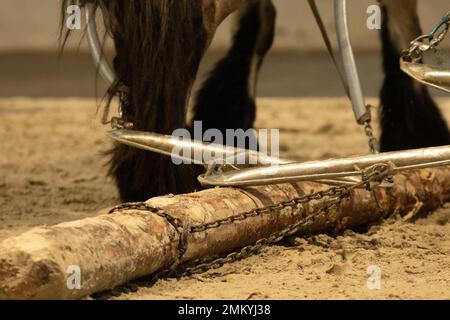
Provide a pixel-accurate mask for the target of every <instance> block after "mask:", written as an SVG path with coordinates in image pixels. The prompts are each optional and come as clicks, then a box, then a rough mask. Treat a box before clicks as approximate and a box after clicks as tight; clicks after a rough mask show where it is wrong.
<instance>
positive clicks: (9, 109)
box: [0, 98, 450, 299]
mask: <svg viewBox="0 0 450 320" xmlns="http://www.w3.org/2000/svg"><path fill="white" fill-rule="evenodd" d="M440 104H441V106H442V109H443V111H444V113H445V114H446V115H447V118H450V100H440ZM94 116H95V102H94V101H93V100H79V99H65V100H36V99H24V98H22V99H7V100H0V119H1V120H0V121H1V126H0V139H1V140H0V141H1V144H0V240H1V239H4V238H6V237H9V236H13V235H17V234H19V233H21V232H23V231H26V230H28V229H30V228H32V227H34V226H39V225H43V224H47V225H51V224H56V223H59V222H62V221H69V220H75V219H81V218H84V217H88V216H93V215H97V214H99V213H100V211H101V209H103V208H107V207H111V206H112V205H114V204H117V202H118V198H117V193H116V190H115V188H114V185H113V183H112V181H111V179H109V178H107V177H106V167H105V164H106V162H107V159H106V158H105V157H104V156H102V153H103V152H105V151H107V150H108V148H109V146H110V141H108V139H107V138H106V137H105V135H104V133H105V131H106V130H107V128H104V127H101V126H100V125H98V124H97V121H96V120H94ZM258 127H263V128H280V129H281V133H282V134H281V149H282V153H283V155H285V156H291V157H297V158H299V159H304V160H308V159H319V158H328V157H336V156H346V155H353V154H364V153H367V146H366V141H365V138H364V135H363V130H362V128H360V127H357V126H356V125H355V124H354V121H353V118H352V114H351V112H350V109H349V106H348V103H347V102H346V100H343V99H307V100H306V99H305V100H275V99H272V100H261V101H260V108H259V116H258ZM365 231H367V230H365ZM291 243H292V245H286V244H285V245H279V246H272V247H268V248H266V249H265V250H264V251H263V252H262V254H260V255H258V256H253V257H250V258H248V259H245V260H243V261H240V262H236V263H233V264H230V265H226V266H224V267H222V268H221V269H218V270H215V271H210V272H208V273H205V274H202V275H199V276H195V277H189V278H188V277H186V278H182V279H180V280H175V279H168V280H160V281H158V282H157V283H156V284H155V285H153V286H147V287H146V286H141V287H139V288H138V290H137V291H136V292H131V293H125V292H124V291H122V292H119V295H118V296H117V297H116V298H119V299H180V298H186V299H197V298H198V299H216V298H228V299H306V298H312V299H330V298H339V299H341V298H342V299H347V298H350V299H360V298H361V299H366V298H369V299H371V298H381V299H390V298H401V299H411V298H419V299H427V298H437V299H450V205H446V206H445V207H444V208H442V209H440V210H437V211H436V212H434V213H431V214H430V215H428V216H424V217H419V218H418V219H416V220H415V221H407V222H405V221H402V220H401V219H400V218H392V219H390V220H388V221H383V222H380V223H379V224H377V225H374V226H372V227H370V228H368V232H365V233H362V232H361V231H360V232H359V233H356V232H353V231H348V232H346V233H345V234H344V235H340V236H337V237H331V236H328V235H319V236H314V237H311V238H307V239H291ZM371 265H376V266H379V267H380V268H381V272H382V282H381V289H380V290H369V289H368V288H367V279H368V275H367V268H368V266H371Z"/></svg>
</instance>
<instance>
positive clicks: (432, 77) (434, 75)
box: [400, 59, 450, 93]
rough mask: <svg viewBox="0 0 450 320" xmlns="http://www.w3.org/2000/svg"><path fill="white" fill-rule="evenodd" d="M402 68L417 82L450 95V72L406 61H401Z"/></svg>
mask: <svg viewBox="0 0 450 320" xmlns="http://www.w3.org/2000/svg"><path fill="white" fill-rule="evenodd" d="M400 66H401V69H402V70H403V71H404V72H405V73H406V74H407V75H409V76H410V77H412V78H414V79H416V80H417V81H419V82H421V83H423V84H425V85H428V86H431V87H434V88H436V89H439V90H442V91H445V92H449V93H450V70H445V69H442V68H436V67H431V66H429V65H426V64H419V63H413V62H408V61H405V60H404V59H401V61H400Z"/></svg>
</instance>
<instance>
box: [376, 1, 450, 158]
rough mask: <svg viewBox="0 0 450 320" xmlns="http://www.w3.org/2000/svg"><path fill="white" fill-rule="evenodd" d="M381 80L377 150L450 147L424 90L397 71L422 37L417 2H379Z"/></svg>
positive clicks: (448, 136) (442, 122) (440, 119)
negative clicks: (404, 53)
mask: <svg viewBox="0 0 450 320" xmlns="http://www.w3.org/2000/svg"><path fill="white" fill-rule="evenodd" d="M380 3H381V5H382V9H383V13H384V19H383V28H382V31H381V39H382V48H383V59H384V71H385V79H384V84H383V88H382V90H381V94H380V99H381V120H380V121H381V129H382V134H381V139H380V144H381V150H382V151H394V150H405V149H413V148H420V147H430V146H439V145H447V144H450V134H449V130H448V127H447V124H446V122H445V120H444V119H443V117H442V115H441V113H440V111H439V109H438V107H437V105H436V104H435V102H434V101H433V99H432V97H431V96H430V93H429V91H428V89H427V88H426V87H425V86H424V85H422V84H420V83H419V82H417V81H415V80H413V79H412V78H410V77H409V76H407V75H406V74H405V73H403V72H402V71H401V70H400V62H399V61H400V55H401V52H402V50H403V49H406V48H408V47H409V43H410V42H411V41H412V40H414V39H415V38H417V37H418V36H419V35H421V34H422V30H421V28H420V22H419V17H418V13H417V0H381V1H380Z"/></svg>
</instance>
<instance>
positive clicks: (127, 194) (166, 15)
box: [65, 0, 208, 201]
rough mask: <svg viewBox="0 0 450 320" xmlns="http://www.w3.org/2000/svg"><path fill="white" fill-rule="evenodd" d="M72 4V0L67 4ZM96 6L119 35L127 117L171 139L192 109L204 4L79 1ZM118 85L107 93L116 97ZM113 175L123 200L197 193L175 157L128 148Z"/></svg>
mask: <svg viewBox="0 0 450 320" xmlns="http://www.w3.org/2000/svg"><path fill="white" fill-rule="evenodd" d="M65 2H67V1H65ZM86 2H94V3H95V4H96V5H98V6H99V7H100V8H101V9H102V12H103V15H104V16H105V20H106V21H107V22H108V23H107V28H108V29H109V31H110V33H111V34H112V36H113V39H114V43H115V48H116V57H115V59H114V68H115V71H116V74H117V76H118V78H119V80H120V82H121V83H122V84H124V85H125V86H126V87H127V88H128V90H129V92H128V104H127V107H126V109H125V110H123V112H124V115H125V116H126V118H128V119H129V120H131V121H133V123H134V128H135V129H136V130H141V131H153V132H157V133H163V134H171V133H172V132H173V131H174V130H175V129H179V128H184V127H185V126H186V125H185V115H186V106H187V102H188V99H189V94H190V90H191V86H192V83H193V81H194V79H195V76H196V73H197V70H198V66H199V64H200V60H201V58H202V56H203V53H204V51H205V50H206V45H207V39H208V36H207V32H206V30H205V28H204V24H203V12H202V3H201V1H192V0H134V1H110V0H92V1H90V0H80V1H79V4H81V5H84V4H85V3H86ZM116 91H117V89H116V87H113V88H111V90H110V92H109V94H110V95H115V94H116V93H117V92H116ZM111 154H112V158H111V168H110V173H111V174H112V175H113V176H114V177H115V179H116V182H117V185H118V188H119V191H120V195H121V197H122V198H123V200H125V201H138V200H145V199H148V198H149V197H151V196H155V195H162V194H167V193H185V192H190V191H194V190H195V188H196V187H197V186H198V185H197V182H196V181H197V180H196V178H195V172H194V169H193V168H192V167H190V166H175V165H174V164H173V163H172V162H171V159H170V158H168V157H164V156H159V155H156V154H152V153H150V152H146V151H141V150H137V149H134V148H130V147H127V146H124V145H116V146H115V147H114V149H113V150H112V151H111Z"/></svg>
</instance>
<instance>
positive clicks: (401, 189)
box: [0, 168, 450, 299]
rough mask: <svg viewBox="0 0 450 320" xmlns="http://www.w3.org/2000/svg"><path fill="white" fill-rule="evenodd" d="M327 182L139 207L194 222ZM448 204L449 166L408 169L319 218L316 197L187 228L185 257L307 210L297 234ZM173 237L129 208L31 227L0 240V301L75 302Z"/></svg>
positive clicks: (160, 250) (167, 256) (121, 279)
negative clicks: (74, 270)
mask: <svg viewBox="0 0 450 320" xmlns="http://www.w3.org/2000/svg"><path fill="white" fill-rule="evenodd" d="M328 188H329V187H328V186H325V185H321V184H317V183H309V182H304V183H297V184H284V185H274V186H262V187H254V188H245V189H226V188H216V189H209V190H206V191H202V192H198V193H193V194H187V195H179V196H163V197H157V198H153V199H150V200H149V201H148V202H147V204H149V205H151V206H153V207H156V208H159V209H162V210H164V211H165V212H167V213H168V214H170V215H171V216H173V217H176V218H178V219H180V220H181V221H183V222H184V223H187V224H189V225H198V224H203V223H206V222H212V221H216V220H218V219H223V218H226V217H229V216H233V215H237V214H239V213H243V212H246V211H249V210H253V209H256V208H261V207H265V206H268V205H272V204H277V203H280V202H284V201H288V200H291V199H293V198H297V197H299V196H302V195H304V194H310V193H313V192H317V191H320V190H326V189H328ZM448 200H450V168H438V169H423V170H416V171H411V172H408V173H404V174H398V175H396V176H395V184H394V186H393V187H392V188H390V189H381V188H377V189H375V190H374V191H367V190H354V191H352V194H351V196H350V197H349V198H347V199H345V200H344V201H342V203H341V204H340V205H339V206H337V207H333V208H331V209H330V210H328V211H327V212H326V214H325V212H323V206H320V205H318V204H319V203H318V202H317V201H315V202H312V203H309V204H307V205H303V206H302V205H300V206H296V207H294V208H284V209H280V208H275V209H273V210H272V211H271V212H270V214H263V215H258V216H255V217H251V218H248V219H245V220H242V221H239V222H235V223H233V224H227V225H222V226H219V227H217V228H214V229H209V230H207V231H204V232H196V233H192V234H190V235H189V236H188V238H187V240H188V247H187V251H186V253H185V254H184V256H183V261H189V260H193V259H197V258H200V257H205V256H209V255H215V254H220V253H226V252H230V251H233V250H236V249H238V248H242V247H244V246H246V245H250V244H253V243H255V242H256V241H257V240H258V239H261V238H265V237H268V236H269V235H271V234H273V233H274V232H277V231H280V230H283V229H285V228H286V227H288V226H290V225H292V224H293V223H295V222H298V221H300V220H301V219H304V218H305V217H306V216H311V215H313V216H314V217H315V219H314V222H313V223H312V224H310V225H306V226H305V227H304V228H303V229H302V230H300V234H311V233H318V232H328V231H340V230H344V229H346V228H351V227H355V226H360V225H366V224H368V223H370V222H373V221H376V220H378V219H380V218H384V217H387V216H390V215H393V214H400V215H408V214H411V213H417V211H419V210H433V209H436V208H438V207H439V206H441V205H442V204H443V203H444V202H446V201H448ZM178 243H179V232H178V231H177V230H176V228H175V227H174V226H173V225H172V224H170V223H169V222H168V220H167V219H165V218H163V217H161V216H159V215H156V214H152V213H150V212H143V211H137V210H122V211H119V212H115V213H113V214H110V215H102V216H98V217H94V218H88V219H83V220H79V221H73V222H67V223H62V224H59V225H55V226H49V227H39V228H35V229H32V230H30V231H28V232H26V233H24V234H22V235H20V236H17V237H13V238H9V239H6V240H4V241H3V242H2V243H0V299H77V298H82V297H85V296H87V295H90V294H92V293H95V292H99V291H103V290H107V289H111V288H114V287H115V286H117V285H120V284H123V283H126V282H127V281H130V280H133V279H136V278H139V277H142V276H146V275H150V274H152V273H154V272H156V271H158V270H160V269H162V268H165V267H167V266H170V265H171V264H172V263H173V262H174V260H175V259H176V254H177V247H178ZM70 266H77V267H79V268H80V271H81V288H80V289H74V290H70V289H68V286H67V282H68V277H69V276H70V275H71V273H68V271H70V269H69V268H70Z"/></svg>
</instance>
